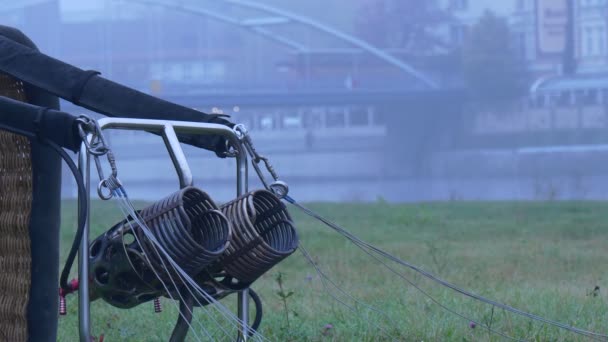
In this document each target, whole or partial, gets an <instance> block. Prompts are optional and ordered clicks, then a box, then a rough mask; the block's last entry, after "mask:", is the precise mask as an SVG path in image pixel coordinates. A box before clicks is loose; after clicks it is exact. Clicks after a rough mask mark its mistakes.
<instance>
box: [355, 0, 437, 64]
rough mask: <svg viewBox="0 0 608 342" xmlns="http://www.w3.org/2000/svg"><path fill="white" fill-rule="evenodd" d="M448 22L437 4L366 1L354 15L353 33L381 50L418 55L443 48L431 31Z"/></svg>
mask: <svg viewBox="0 0 608 342" xmlns="http://www.w3.org/2000/svg"><path fill="white" fill-rule="evenodd" d="M447 18H448V15H447V13H446V12H444V11H443V10H441V9H440V7H439V4H438V1H437V0H367V1H366V2H365V3H364V4H363V5H362V7H361V9H360V10H359V13H358V14H357V17H356V21H355V31H356V33H357V34H358V35H359V37H362V38H363V39H364V40H366V41H368V42H370V43H372V44H374V45H376V46H378V47H380V48H402V49H405V50H407V51H411V52H414V51H416V52H418V53H421V52H427V51H429V50H431V49H433V48H434V47H436V46H437V45H442V43H441V40H440V39H439V37H438V36H437V34H436V33H434V32H433V28H435V27H436V26H437V24H439V23H441V22H444V21H446V20H447Z"/></svg>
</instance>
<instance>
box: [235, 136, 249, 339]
mask: <svg viewBox="0 0 608 342" xmlns="http://www.w3.org/2000/svg"><path fill="white" fill-rule="evenodd" d="M236 163H237V167H236V195H237V197H238V196H241V195H244V194H246V193H247V192H248V191H249V190H248V187H249V184H248V174H247V173H248V169H247V154H246V153H245V150H244V148H243V147H242V146H241V147H240V148H239V153H238V155H237V157H236ZM237 305H238V315H239V318H240V320H241V322H242V324H241V327H240V329H239V336H238V341H241V342H245V341H247V340H248V338H249V289H245V290H243V291H240V292H239V293H238V303H237Z"/></svg>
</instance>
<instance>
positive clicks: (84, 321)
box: [78, 144, 91, 342]
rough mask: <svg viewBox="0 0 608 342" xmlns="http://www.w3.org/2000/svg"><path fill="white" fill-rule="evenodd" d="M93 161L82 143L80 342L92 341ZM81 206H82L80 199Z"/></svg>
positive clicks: (79, 265) (79, 260) (79, 277)
mask: <svg viewBox="0 0 608 342" xmlns="http://www.w3.org/2000/svg"><path fill="white" fill-rule="evenodd" d="M90 167H91V163H90V159H89V153H88V151H87V149H86V147H85V146H84V144H82V146H81V147H80V154H79V155H78V168H79V169H80V174H81V175H82V178H83V181H84V187H85V190H86V195H85V196H86V198H85V200H86V201H87V211H86V213H85V215H86V218H85V224H84V229H83V235H82V240H81V241H80V248H79V249H78V279H79V284H78V286H79V287H78V322H79V331H80V342H90V341H91V315H90V302H89V281H88V279H89V217H90V216H89V213H90V211H91V199H90V196H89V191H90V190H89V189H90V183H91V177H90V173H89V170H90ZM78 202H79V206H80V201H78Z"/></svg>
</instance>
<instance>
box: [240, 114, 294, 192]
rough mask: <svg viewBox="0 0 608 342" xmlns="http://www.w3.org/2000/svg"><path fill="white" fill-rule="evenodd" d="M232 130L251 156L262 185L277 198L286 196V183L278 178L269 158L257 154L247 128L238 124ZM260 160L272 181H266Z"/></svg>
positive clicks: (287, 188) (287, 190) (287, 187)
mask: <svg viewBox="0 0 608 342" xmlns="http://www.w3.org/2000/svg"><path fill="white" fill-rule="evenodd" d="M234 131H235V133H236V135H237V137H238V138H239V139H240V140H241V142H242V144H243V146H244V147H245V150H246V151H247V154H249V156H250V157H251V164H252V165H253V168H254V169H255V172H256V173H257V174H258V177H259V178H260V180H261V181H262V184H264V187H265V188H266V189H267V190H269V191H271V192H272V193H274V194H275V195H276V196H277V197H278V198H284V197H285V196H287V194H288V193H289V186H288V185H287V183H285V182H283V181H281V180H279V175H278V174H277V172H276V171H275V169H274V167H273V166H272V164H271V163H270V160H268V158H267V157H265V156H263V155H261V154H259V153H258V151H257V150H256V149H255V146H254V145H253V141H252V140H251V137H250V136H249V132H248V131H247V128H246V127H245V126H244V125H242V124H239V125H236V126H234ZM260 162H264V167H265V168H266V171H267V172H268V173H269V174H270V176H271V177H272V179H273V182H272V183H268V181H267V180H266V176H265V175H264V172H263V171H262V169H261V168H260V165H259V164H260Z"/></svg>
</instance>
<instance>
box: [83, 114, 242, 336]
mask: <svg viewBox="0 0 608 342" xmlns="http://www.w3.org/2000/svg"><path fill="white" fill-rule="evenodd" d="M97 124H98V127H99V129H100V130H106V129H119V130H134V131H147V132H153V133H159V134H160V135H161V136H162V138H163V141H164V142H165V146H166V147H167V150H168V151H169V155H170V157H171V161H172V162H173V166H174V167H175V171H176V172H177V175H178V177H179V183H180V187H182V188H183V187H186V186H189V185H192V183H193V177H192V171H191V170H190V166H189V165H188V161H187V160H186V156H185V155H184V152H183V150H182V148H181V146H180V144H179V141H178V139H177V133H185V134H196V135H221V136H223V137H225V138H226V139H227V140H228V141H229V143H230V145H231V146H233V147H234V148H235V153H234V155H233V156H234V157H235V158H236V195H237V197H238V196H241V195H243V194H245V193H247V191H248V163H247V159H248V157H247V153H246V152H245V147H244V146H243V140H242V137H241V136H240V134H239V133H238V132H237V131H236V130H233V129H231V128H230V127H227V126H224V125H219V124H211V123H198V122H185V121H166V120H146V119H129V118H103V119H100V120H98V121H97ZM88 138H89V137H87V139H84V142H83V144H82V145H81V148H80V155H79V163H78V164H79V169H80V172H81V174H82V175H83V178H84V179H85V186H86V188H87V198H86V200H87V201H88V202H89V203H90V192H89V188H90V158H91V155H93V156H94V154H91V153H90V151H89V150H90V144H89V140H88ZM89 207H90V206H89ZM86 217H87V220H86V225H85V228H84V234H83V237H82V241H81V243H80V249H79V252H78V274H79V277H80V279H88V274H89V227H90V222H89V218H90V213H89V212H87V213H86ZM248 291H249V290H248V289H245V290H243V291H240V292H239V293H238V316H239V318H240V320H241V321H242V325H241V327H240V329H239V335H238V341H247V339H248V335H249V325H248V322H249V293H248ZM78 309H79V331H80V341H81V342H90V341H91V333H90V331H91V322H90V302H89V286H88V282H87V281H82V282H81V284H80V288H79V306H78Z"/></svg>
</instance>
